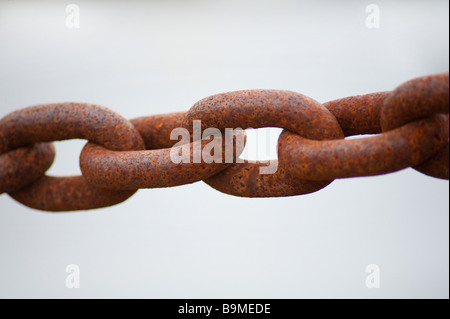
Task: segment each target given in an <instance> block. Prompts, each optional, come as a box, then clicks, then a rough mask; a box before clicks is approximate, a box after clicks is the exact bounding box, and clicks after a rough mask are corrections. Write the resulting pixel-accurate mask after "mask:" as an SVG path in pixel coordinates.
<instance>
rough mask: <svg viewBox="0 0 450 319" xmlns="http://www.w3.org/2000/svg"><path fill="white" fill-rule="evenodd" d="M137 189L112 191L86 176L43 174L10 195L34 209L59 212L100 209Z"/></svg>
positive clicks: (120, 200)
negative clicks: (93, 184) (91, 182)
mask: <svg viewBox="0 0 450 319" xmlns="http://www.w3.org/2000/svg"><path fill="white" fill-rule="evenodd" d="M135 192H136V191H135V190H134V191H120V192H118V191H113V190H109V189H101V188H98V187H94V186H92V185H91V184H89V183H87V182H86V180H85V179H84V177H83V176H68V177H53V176H44V177H42V178H41V179H39V180H38V181H36V182H35V183H33V184H31V185H29V186H26V187H25V188H23V189H21V190H19V191H16V192H13V193H10V194H9V195H10V196H11V197H12V198H14V199H15V200H16V201H18V202H19V203H22V204H24V205H26V206H28V207H32V208H35V209H40V210H45V211H51V212H59V211H74V210H87V209H94V208H101V207H106V206H111V205H115V204H118V203H121V202H123V201H124V200H126V199H127V198H129V197H130V196H131V195H133V194H134V193H135Z"/></svg>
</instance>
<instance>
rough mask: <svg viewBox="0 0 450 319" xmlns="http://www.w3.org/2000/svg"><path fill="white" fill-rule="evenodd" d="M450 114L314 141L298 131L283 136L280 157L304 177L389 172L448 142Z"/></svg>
mask: <svg viewBox="0 0 450 319" xmlns="http://www.w3.org/2000/svg"><path fill="white" fill-rule="evenodd" d="M448 124H449V123H448V116H446V115H443V114H439V115H435V116H434V117H431V118H426V119H422V120H419V121H416V122H412V123H409V124H406V125H404V126H402V127H400V128H397V129H395V130H392V131H389V132H386V133H385V134H380V135H376V136H372V137H367V138H359V139H350V140H333V141H313V140H310V139H305V138H303V137H301V136H298V135H295V134H283V135H282V136H281V137H280V142H279V143H280V144H279V153H278V155H279V157H280V158H286V159H287V161H288V162H289V163H290V165H289V166H288V168H289V172H291V173H292V174H293V175H295V176H297V177H298V178H301V179H307V180H319V181H320V180H328V179H333V178H344V177H356V176H370V175H380V174H386V173H390V172H394V171H398V170H400V169H403V168H406V167H410V166H413V165H418V164H420V163H422V162H423V161H425V160H426V159H428V158H429V157H430V156H431V155H433V154H436V152H438V151H440V150H441V149H442V147H444V146H445V144H446V143H447V138H448Z"/></svg>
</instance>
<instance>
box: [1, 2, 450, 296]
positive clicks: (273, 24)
mask: <svg viewBox="0 0 450 319" xmlns="http://www.w3.org/2000/svg"><path fill="white" fill-rule="evenodd" d="M69 3H72V2H69V1H57V2H56V1H54V2H52V1H30V2H24V1H12V0H11V1H0V81H1V82H0V116H4V115H6V114H8V113H9V112H12V111H14V110H17V109H19V108H22V107H26V106H30V105H33V104H38V103H47V102H61V101H79V102H92V103H97V104H101V105H104V106H107V107H109V108H111V109H113V110H115V111H117V112H118V113H120V114H122V115H123V116H124V117H126V118H133V117H137V116H142V115H148V114H158V113H166V112H172V111H181V110H187V109H188V108H189V107H190V106H192V105H193V104H194V103H195V102H196V101H198V100H199V99H201V98H204V97H206V96H209V95H212V94H215V93H220V92H225V91H231V90H238V89H252V88H273V89H288V90H293V91H297V92H301V93H303V94H306V95H309V96H311V97H313V98H315V99H316V100H318V101H320V102H325V101H327V100H331V99H335V98H339V97H343V96H348V95H355V94H363V93H369V92H375V91H382V90H391V89H394V88H395V87H396V86H397V85H399V84H401V83H402V82H404V81H406V80H409V79H411V78H414V77H417V76H422V75H427V74H432V73H437V72H444V71H448V68H449V65H448V60H449V42H448V33H449V31H448V27H449V16H448V9H449V8H448V1H389V2H388V1H375V2H374V3H376V4H378V5H379V7H380V9H381V28H379V29H368V28H366V26H365V19H366V17H367V13H366V12H365V8H366V6H367V5H368V4H369V3H371V2H369V1H285V0H281V1H261V0H260V1H254V2H250V1H230V0H227V1H181V0H180V1H146V2H144V1H142V2H138V1H123V2H111V1H109V2H106V1H73V3H76V4H78V5H79V7H80V14H81V16H80V18H81V21H80V28H79V29H68V28H66V25H65V19H66V16H67V13H66V12H65V7H66V5H67V4H69ZM84 143H85V142H84V141H80V140H74V141H67V142H58V143H56V146H57V157H56V161H55V163H54V165H53V167H52V168H51V169H50V171H49V173H51V174H54V175H60V176H63V175H70V174H78V173H79V168H78V156H79V152H80V150H81V148H82V146H83V145H84ZM448 191H449V183H448V181H443V180H438V179H434V178H430V177H427V176H425V175H422V174H420V173H418V172H416V171H414V170H412V169H406V170H403V171H401V172H397V173H393V174H389V175H385V176H378V177H369V178H353V179H345V180H337V181H335V182H334V183H332V184H331V185H330V186H329V187H327V188H326V189H323V190H321V191H319V192H317V193H314V194H311V195H306V196H297V197H290V198H277V199H274V198H268V199H245V198H238V197H233V196H229V195H225V194H221V193H219V192H217V191H215V190H213V189H211V188H210V187H209V186H207V185H206V184H203V183H201V182H199V183H195V184H192V185H186V186H180V187H175V188H170V189H153V190H140V191H139V192H138V193H137V194H136V195H135V196H134V197H132V198H130V199H129V200H128V201H126V202H125V203H123V204H120V205H117V206H114V207H109V208H105V209H99V210H96V211H89V212H77V213H61V214H52V213H44V212H39V211H35V210H31V209H28V208H27V207H23V206H22V205H21V204H19V203H16V202H14V201H13V200H12V199H11V198H10V197H8V196H7V195H2V196H0V211H1V212H0V297H3V298H5V297H8V298H9V297H12V298H15V297H56V298H79V297H88V298H91V297H102V298H103V297H106V298H109V297H125V298H128V297H139V298H141V297H144V298H218V297H223V298H232V297H233V298H302V297H311V298H318V297H326V298H333V297H340V298H347V297H356V298H383V297H385V298H399V297H400V298H419V297H425V298H435V297H436V298H448V297H449V255H448V254H449V213H448V209H449V195H448ZM373 263H374V264H377V265H379V266H380V269H381V288H380V289H367V288H366V286H365V279H366V276H367V275H368V274H367V273H366V272H365V267H366V265H368V264H373ZM68 264H78V265H79V267H80V270H81V274H80V275H81V278H80V279H81V288H80V289H67V288H66V286H65V279H66V276H67V275H68V274H67V273H66V272H65V268H66V265H68Z"/></svg>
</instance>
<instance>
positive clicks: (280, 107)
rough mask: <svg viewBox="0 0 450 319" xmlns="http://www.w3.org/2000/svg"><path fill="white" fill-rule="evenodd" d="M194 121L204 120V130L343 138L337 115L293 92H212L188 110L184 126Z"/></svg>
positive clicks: (322, 138) (188, 126)
mask: <svg viewBox="0 0 450 319" xmlns="http://www.w3.org/2000/svg"><path fill="white" fill-rule="evenodd" d="M193 120H201V121H202V130H204V129H205V128H207V127H215V128H218V129H220V130H222V129H225V128H227V127H229V128H236V127H240V128H242V129H247V128H260V127H281V128H284V129H286V130H288V131H291V132H295V133H297V134H299V135H301V136H304V137H307V138H311V139H316V140H325V139H336V138H341V137H343V133H342V130H341V127H340V126H339V124H338V122H337V120H336V118H335V117H334V116H333V115H332V114H331V113H330V112H329V111H328V110H327V109H326V108H325V107H324V106H323V105H322V104H320V103H319V102H317V101H315V100H313V99H312V98H310V97H307V96H305V95H303V94H300V93H296V92H291V91H281V90H243V91H235V92H229V93H222V94H217V95H213V96H210V97H207V98H205V99H203V100H200V101H199V102H197V103H196V104H195V105H194V106H193V107H192V108H191V109H189V111H188V112H187V113H186V116H185V118H184V119H183V126H184V127H186V128H189V129H191V128H192V123H193Z"/></svg>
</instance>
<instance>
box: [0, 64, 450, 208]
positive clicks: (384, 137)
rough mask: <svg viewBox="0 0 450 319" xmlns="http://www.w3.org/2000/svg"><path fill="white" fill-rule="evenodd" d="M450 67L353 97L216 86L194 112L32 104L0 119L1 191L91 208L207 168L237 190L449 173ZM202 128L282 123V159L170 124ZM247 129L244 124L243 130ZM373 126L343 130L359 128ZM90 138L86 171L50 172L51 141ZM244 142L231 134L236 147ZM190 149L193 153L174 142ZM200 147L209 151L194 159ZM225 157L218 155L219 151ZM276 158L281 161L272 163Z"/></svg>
mask: <svg viewBox="0 0 450 319" xmlns="http://www.w3.org/2000/svg"><path fill="white" fill-rule="evenodd" d="M448 113H449V74H448V73H443V74H436V75H430V76H425V77H421V78H417V79H413V80H411V81H408V82H405V83H404V84H402V85H400V86H398V87H397V88H396V89H395V90H394V91H391V92H378V93H371V94H366V95H359V96H351V97H345V98H341V99H338V100H334V101H330V102H326V103H324V104H320V103H318V102H317V101H315V100H313V99H311V98H310V97H307V96H305V95H302V94H300V93H296V92H291V91H282V90H244V91H235V92H228V93H222V94H216V95H213V96H210V97H207V98H205V99H202V100H200V101H199V102H197V103H195V104H194V106H193V107H192V108H191V109H189V110H188V111H187V112H177V113H168V114H161V115H154V116H146V117H140V118H136V119H133V120H131V121H128V120H126V119H124V118H122V117H121V116H120V115H118V114H116V113H115V112H113V111H111V110H109V109H106V108H104V107H100V106H97V105H93V104H87V103H55V104H43V105H36V106H32V107H28V108H25V109H22V110H18V111H15V112H13V113H11V114H9V115H7V116H5V117H4V118H2V119H0V193H2V192H7V193H8V194H9V195H10V196H12V197H13V198H14V199H15V200H17V201H19V202H21V203H22V204H24V205H27V206H29V207H31V208H35V209H40V210H46V211H72V210H87V209H93V208H100V207H106V206H110V205H114V204H117V203H120V202H122V201H124V200H126V199H127V198H128V197H130V196H131V195H132V194H134V193H135V192H136V190H137V189H139V188H152V187H171V186H177V185H182V184H188V183H193V182H196V181H199V180H203V181H204V182H206V183H207V184H209V185H210V186H212V187H213V188H215V189H217V190H219V191H221V192H224V193H227V194H231V195H236V196H244V197H278V196H292V195H300V194H308V193H312V192H315V191H318V190H320V189H322V188H324V187H325V186H327V185H328V184H330V183H331V182H332V181H333V180H334V179H336V178H346V177H355V176H371V175H379V174H385V173H389V172H393V171H397V170H400V169H403V168H406V167H413V168H415V169H416V170H418V171H420V172H423V173H425V174H427V175H430V176H434V177H437V178H442V179H447V180H448V179H449V115H448ZM194 120H200V121H201V124H202V125H201V128H202V130H205V129H206V128H216V129H218V130H219V131H221V132H222V133H223V131H224V129H226V128H232V129H236V128H242V129H247V128H261V127H281V128H283V129H284V130H283V132H282V133H281V135H280V138H279V141H278V161H275V162H272V166H277V167H278V169H277V170H276V171H275V172H274V173H272V174H270V173H269V174H267V171H266V174H262V171H261V168H263V167H267V166H268V163H267V162H258V161H257V162H250V161H245V162H243V163H241V162H237V163H236V162H235V163H224V160H225V158H224V157H225V150H226V149H229V147H227V145H226V142H227V141H226V140H223V136H224V135H222V136H220V137H219V136H215V137H214V141H215V142H217V143H218V144H216V145H218V149H217V150H216V151H218V150H219V149H221V151H222V154H221V155H220V154H214V155H216V156H215V160H216V161H213V162H211V163H210V162H205V161H204V157H203V156H198V155H200V154H202V155H203V154H204V153H205V152H206V154H210V155H212V150H213V149H212V148H211V145H210V143H211V140H208V139H207V140H201V139H199V140H196V141H194V140H193V137H192V136H190V138H189V140H187V141H185V142H186V143H185V144H182V145H180V143H178V144H177V146H176V147H173V146H174V144H175V143H177V142H179V140H180V139H179V140H171V139H170V134H171V132H172V130H173V129H174V128H178V127H184V128H185V129H188V130H189V131H191V132H192V129H193V121H194ZM242 134H243V135H244V139H245V133H244V132H242ZM363 134H374V135H373V136H370V137H364V138H356V139H355V138H353V139H345V137H348V136H351V135H363ZM71 138H83V139H86V140H88V143H87V144H86V145H85V147H84V148H83V150H82V152H81V155H80V168H81V171H82V174H83V175H82V176H70V177H51V176H46V175H45V171H46V170H47V169H48V168H49V167H50V165H51V163H52V162H53V159H54V148H53V145H52V144H51V143H47V142H51V141H56V140H65V139H71ZM242 147H243V145H239V146H238V145H237V143H236V141H235V139H233V145H232V150H233V157H234V156H238V155H239V154H240V153H241V152H242ZM186 148H187V150H188V154H189V160H188V162H181V163H178V164H177V163H176V162H174V161H173V159H172V157H171V154H178V155H180V152H181V151H182V150H184V151H186ZM194 158H199V159H201V161H200V162H199V163H196V162H195V161H194ZM217 159H220V161H219V162H217ZM275 163H276V165H274V164H275Z"/></svg>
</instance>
